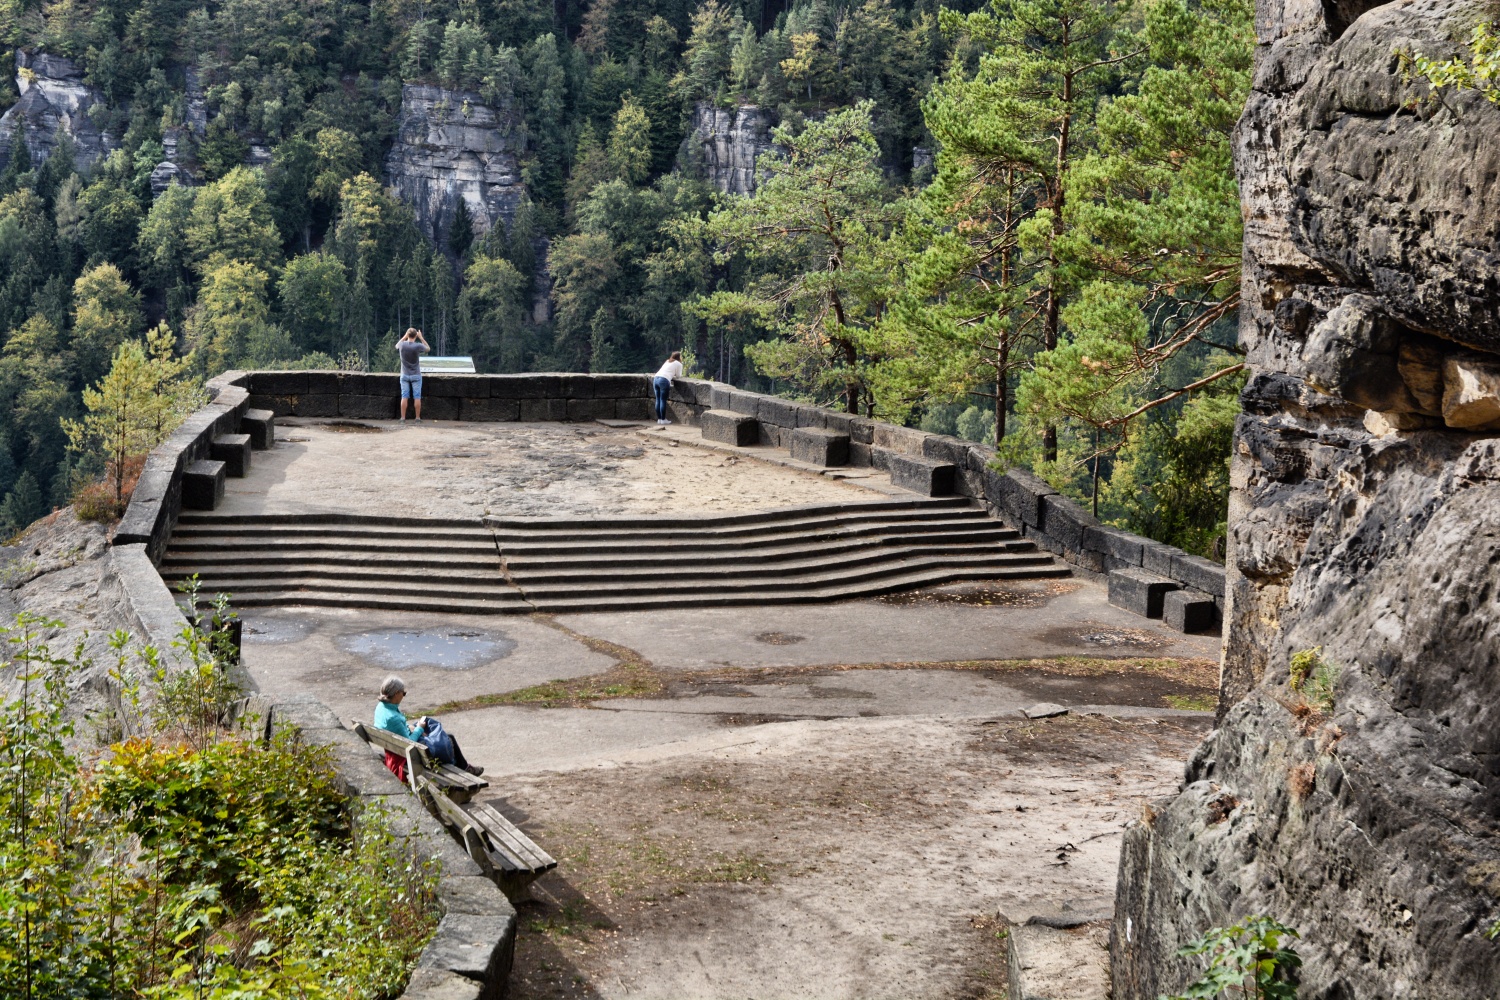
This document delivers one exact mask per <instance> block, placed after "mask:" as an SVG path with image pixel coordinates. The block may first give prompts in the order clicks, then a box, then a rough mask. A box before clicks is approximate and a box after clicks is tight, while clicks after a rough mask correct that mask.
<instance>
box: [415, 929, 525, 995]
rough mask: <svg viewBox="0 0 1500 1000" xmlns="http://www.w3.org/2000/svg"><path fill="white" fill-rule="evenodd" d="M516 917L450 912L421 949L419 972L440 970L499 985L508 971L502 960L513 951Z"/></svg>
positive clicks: (418, 962) (418, 961)
mask: <svg viewBox="0 0 1500 1000" xmlns="http://www.w3.org/2000/svg"><path fill="white" fill-rule="evenodd" d="M515 931H516V918H515V915H514V914H511V915H510V916H499V915H496V916H489V915H481V914H473V913H450V914H447V915H445V916H444V917H443V919H442V921H441V922H440V923H439V924H438V929H437V932H436V933H435V934H433V936H432V940H431V941H429V942H427V947H425V948H423V949H422V957H421V958H419V959H418V960H417V967H418V968H419V969H443V970H445V971H448V972H454V973H457V974H458V975H460V976H463V977H465V978H467V979H477V980H480V981H482V982H487V983H488V982H503V981H504V979H505V977H506V975H507V974H508V973H509V971H510V970H509V969H508V968H506V962H505V959H506V958H507V957H508V956H509V955H510V953H511V949H513V948H514V937H515Z"/></svg>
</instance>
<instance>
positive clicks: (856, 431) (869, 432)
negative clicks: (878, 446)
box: [829, 415, 876, 444]
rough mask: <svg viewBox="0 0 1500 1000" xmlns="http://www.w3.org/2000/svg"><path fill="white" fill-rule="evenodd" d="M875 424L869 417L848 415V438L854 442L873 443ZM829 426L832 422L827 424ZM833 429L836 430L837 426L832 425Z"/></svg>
mask: <svg viewBox="0 0 1500 1000" xmlns="http://www.w3.org/2000/svg"><path fill="white" fill-rule="evenodd" d="M875 424H876V421H874V420H871V419H870V418H869V417H859V416H853V415H850V416H849V440H850V441H853V442H854V443H855V444H874V443H875ZM829 426H830V427H833V425H832V424H829ZM833 429H834V430H838V429H839V428H837V427H833Z"/></svg>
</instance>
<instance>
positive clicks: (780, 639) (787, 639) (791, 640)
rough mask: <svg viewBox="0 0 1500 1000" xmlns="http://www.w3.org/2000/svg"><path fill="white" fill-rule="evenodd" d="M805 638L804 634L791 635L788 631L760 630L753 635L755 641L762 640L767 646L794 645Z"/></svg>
mask: <svg viewBox="0 0 1500 1000" xmlns="http://www.w3.org/2000/svg"><path fill="white" fill-rule="evenodd" d="M806 639H807V636H805V635H792V634H790V633H788V632H762V633H760V634H759V635H757V636H756V637H755V641H756V642H763V643H765V644H766V645H767V646H795V645H796V644H797V643H799V642H803V641H805V640H806Z"/></svg>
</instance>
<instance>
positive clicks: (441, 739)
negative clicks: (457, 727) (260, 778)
mask: <svg viewBox="0 0 1500 1000" xmlns="http://www.w3.org/2000/svg"><path fill="white" fill-rule="evenodd" d="M417 742H418V743H420V744H422V745H423V746H424V747H426V748H427V752H428V753H430V754H432V755H433V756H434V757H436V758H437V759H438V760H440V761H442V762H443V763H444V764H452V763H454V758H453V737H451V736H449V735H448V733H447V730H445V729H443V724H442V723H441V722H439V721H438V720H436V719H434V718H430V717H429V718H428V720H427V728H426V729H424V730H422V738H421V739H419V740H418V741H417Z"/></svg>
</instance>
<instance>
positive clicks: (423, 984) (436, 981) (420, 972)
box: [401, 969, 484, 1000]
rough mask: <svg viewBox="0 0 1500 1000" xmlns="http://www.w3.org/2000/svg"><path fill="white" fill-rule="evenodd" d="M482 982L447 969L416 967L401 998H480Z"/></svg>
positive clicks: (473, 999)
mask: <svg viewBox="0 0 1500 1000" xmlns="http://www.w3.org/2000/svg"><path fill="white" fill-rule="evenodd" d="M483 990H484V984H482V983H480V982H477V981H476V980H473V979H468V978H466V977H464V976H460V975H459V974H458V973H456V972H449V971H448V970H447V969H417V970H415V971H413V972H412V974H411V978H410V979H409V980H407V983H406V989H405V990H403V991H402V993H401V1000H482V998H483V996H484V994H483Z"/></svg>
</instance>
